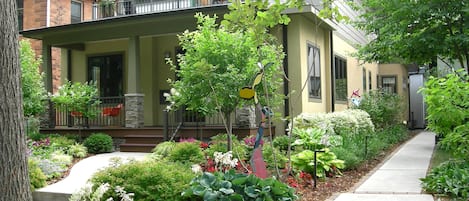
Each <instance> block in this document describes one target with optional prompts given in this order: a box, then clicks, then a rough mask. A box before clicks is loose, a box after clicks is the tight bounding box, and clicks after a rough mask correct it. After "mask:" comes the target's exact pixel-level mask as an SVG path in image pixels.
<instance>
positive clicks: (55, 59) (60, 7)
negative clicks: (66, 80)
mask: <svg viewBox="0 0 469 201" xmlns="http://www.w3.org/2000/svg"><path fill="white" fill-rule="evenodd" d="M81 2H82V3H83V4H82V6H83V19H84V21H86V20H91V17H92V4H93V0H83V1H81ZM70 7H71V0H50V9H49V10H50V19H49V26H58V25H64V24H70V21H71V17H70ZM23 12H24V14H23V16H24V17H23V29H24V30H28V29H37V28H42V27H46V26H47V0H24V10H23ZM30 41H31V45H32V48H33V49H34V51H35V53H36V55H41V52H42V42H41V41H39V40H34V39H30ZM60 54H61V51H60V48H52V77H53V80H52V84H53V91H54V92H55V91H56V90H57V88H58V86H60V85H61V84H62V83H61V82H60V80H61V79H60V73H61V72H60V69H61V66H60V64H61V63H60V57H61V55H60Z"/></svg>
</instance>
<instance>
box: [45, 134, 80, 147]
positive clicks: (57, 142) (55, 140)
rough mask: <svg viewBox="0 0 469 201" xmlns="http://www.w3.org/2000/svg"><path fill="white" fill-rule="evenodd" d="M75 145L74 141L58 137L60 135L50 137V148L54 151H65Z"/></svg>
mask: <svg viewBox="0 0 469 201" xmlns="http://www.w3.org/2000/svg"><path fill="white" fill-rule="evenodd" d="M75 143H76V141H75V140H73V139H69V138H67V137H65V136H60V135H52V136H50V146H51V148H52V149H54V150H63V151H67V150H68V148H69V147H70V146H72V145H73V144H75Z"/></svg>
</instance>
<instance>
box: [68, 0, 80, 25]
mask: <svg viewBox="0 0 469 201" xmlns="http://www.w3.org/2000/svg"><path fill="white" fill-rule="evenodd" d="M70 14H71V20H70V22H71V23H78V22H81V20H82V3H81V2H80V1H72V4H71V8H70Z"/></svg>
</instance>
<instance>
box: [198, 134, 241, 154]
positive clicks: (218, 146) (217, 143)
mask: <svg viewBox="0 0 469 201" xmlns="http://www.w3.org/2000/svg"><path fill="white" fill-rule="evenodd" d="M227 139H228V135H227V134H226V133H224V134H218V135H215V136H213V137H212V138H211V142H210V143H211V144H210V146H209V147H208V148H207V149H206V150H204V152H205V153H206V155H207V156H209V157H213V154H214V153H215V152H221V153H226V152H228V148H227V147H228V146H227V145H228V143H227ZM231 141H232V143H233V147H232V151H233V156H234V157H235V158H238V159H240V160H246V159H247V158H248V154H249V153H248V149H247V147H246V146H245V145H244V144H243V143H241V142H240V141H239V140H238V138H237V136H232V139H231Z"/></svg>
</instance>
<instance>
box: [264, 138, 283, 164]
mask: <svg viewBox="0 0 469 201" xmlns="http://www.w3.org/2000/svg"><path fill="white" fill-rule="evenodd" d="M262 155H263V158H264V161H265V162H266V164H267V167H268V168H275V166H277V167H279V168H285V164H286V163H287V161H288V159H287V156H286V155H285V154H283V153H282V152H281V151H280V150H279V149H277V148H276V147H275V146H272V145H271V144H270V143H264V145H262ZM275 162H277V163H275Z"/></svg>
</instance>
